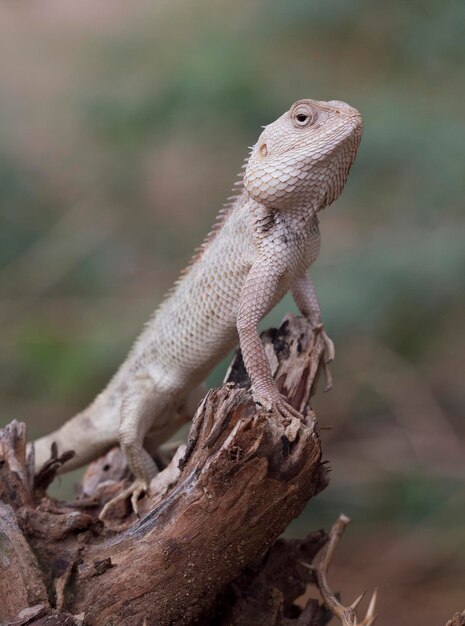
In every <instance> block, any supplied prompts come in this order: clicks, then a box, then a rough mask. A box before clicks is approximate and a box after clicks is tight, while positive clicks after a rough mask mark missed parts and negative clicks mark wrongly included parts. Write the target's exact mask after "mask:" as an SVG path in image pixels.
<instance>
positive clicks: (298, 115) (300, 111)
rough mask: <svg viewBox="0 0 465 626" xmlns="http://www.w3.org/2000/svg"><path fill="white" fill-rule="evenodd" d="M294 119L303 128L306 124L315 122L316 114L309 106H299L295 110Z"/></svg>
mask: <svg viewBox="0 0 465 626" xmlns="http://www.w3.org/2000/svg"><path fill="white" fill-rule="evenodd" d="M292 119H293V122H294V124H295V126H298V127H301V128H302V127H304V126H309V125H310V124H312V123H313V122H314V115H313V112H312V111H310V109H309V108H308V107H304V108H297V109H296V111H294V114H293V116H292Z"/></svg>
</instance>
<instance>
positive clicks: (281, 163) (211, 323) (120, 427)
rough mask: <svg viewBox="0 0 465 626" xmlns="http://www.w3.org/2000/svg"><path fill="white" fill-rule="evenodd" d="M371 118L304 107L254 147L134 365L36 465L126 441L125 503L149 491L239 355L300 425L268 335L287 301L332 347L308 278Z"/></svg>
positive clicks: (39, 450) (42, 445)
mask: <svg viewBox="0 0 465 626" xmlns="http://www.w3.org/2000/svg"><path fill="white" fill-rule="evenodd" d="M362 129H363V126H362V118H361V116H360V114H359V113H358V111H356V110H355V109H353V108H352V107H350V106H349V105H347V104H345V103H343V102H337V101H331V102H318V101H315V100H300V101H299V102H297V103H295V104H294V105H293V106H292V107H291V109H290V110H289V111H287V112H286V113H284V115H282V116H281V117H280V118H279V119H278V120H276V121H275V122H274V123H272V124H270V125H269V126H266V127H265V129H264V130H263V132H262V134H261V135H260V137H259V139H258V142H257V144H256V145H255V146H254V147H253V148H252V151H251V154H250V157H249V159H248V161H247V164H246V167H245V173H244V177H243V181H241V183H240V184H239V190H238V194H237V196H236V197H235V198H234V200H233V201H232V202H231V203H230V204H229V205H227V206H226V207H225V208H224V209H223V210H222V212H221V213H220V216H219V219H218V221H217V223H216V225H215V227H214V229H213V231H212V232H211V233H210V235H208V236H207V238H206V240H205V242H204V244H203V245H202V246H201V248H199V250H198V251H197V253H196V255H195V256H194V258H193V259H192V262H191V264H190V265H189V267H188V268H187V270H185V272H184V273H183V274H182V275H181V277H180V279H179V280H178V282H177V283H176V284H175V286H174V288H173V289H172V290H171V292H170V293H169V294H168V296H167V298H166V299H165V301H164V302H163V303H162V305H161V306H160V307H159V309H158V310H157V311H156V312H155V313H154V315H153V316H152V318H151V319H150V320H149V322H148V323H147V325H146V326H145V328H144V330H143V332H142V334H141V335H140V336H139V338H138V339H137V340H136V342H135V344H134V346H133V348H132V349H131V351H130V353H129V355H128V357H127V358H126V360H125V362H124V363H123V364H122V366H121V367H120V369H119V371H118V372H117V373H116V375H115V376H114V377H113V379H112V380H111V381H110V383H109V384H108V386H107V387H106V389H104V391H103V392H102V393H101V394H100V395H99V396H98V397H97V398H96V399H95V400H94V402H93V403H92V404H91V405H90V406H89V407H88V408H87V409H85V410H84V411H83V412H82V413H79V414H78V415H77V416H75V417H74V418H73V419H71V420H70V421H69V422H68V423H66V424H65V425H64V426H63V427H62V428H60V429H59V430H58V431H56V432H55V433H52V434H51V435H48V436H46V437H43V438H42V439H39V440H38V441H37V442H36V443H35V453H36V466H37V467H40V466H41V465H42V464H43V463H44V462H45V461H46V460H47V458H48V457H49V454H50V446H51V444H52V442H55V443H56V444H57V446H58V452H59V453H61V452H63V451H64V450H69V449H73V450H75V451H76V457H75V458H74V459H72V460H71V461H70V462H69V463H68V464H67V466H65V468H64V469H65V470H67V469H68V470H70V469H73V468H75V467H78V466H80V465H83V464H85V463H87V462H89V461H90V460H93V459H95V458H96V457H97V456H99V455H100V454H102V453H103V452H105V451H106V450H107V449H108V448H109V447H111V446H113V445H114V444H115V443H116V442H117V441H118V440H119V442H120V445H121V447H122V449H123V451H124V453H125V455H126V458H127V461H128V464H129V466H130V468H131V470H132V472H133V473H134V476H135V478H136V480H135V483H134V484H133V485H132V486H131V488H130V489H129V490H128V491H127V493H124V494H123V497H127V495H132V501H133V506H134V507H135V506H136V500H137V497H138V496H139V495H140V493H141V492H142V491H144V490H145V489H147V488H148V485H149V483H150V480H151V478H152V477H153V476H154V475H155V474H156V473H157V466H156V464H155V462H154V460H153V458H152V456H151V454H150V452H152V453H154V451H155V450H156V448H157V447H158V446H160V444H161V443H162V442H164V441H166V439H168V438H169V437H170V435H171V434H172V433H173V432H174V431H176V430H177V429H178V428H179V426H180V425H181V424H182V423H183V422H184V421H186V420H187V419H189V418H190V417H191V415H192V409H193V406H195V402H196V401H198V400H199V399H200V397H201V392H200V390H199V389H200V388H199V385H200V383H201V382H202V381H203V380H204V378H205V377H206V375H207V374H208V373H209V372H210V370H211V369H212V368H213V367H214V366H215V365H216V364H217V363H218V362H219V360H220V359H221V358H222V357H223V356H224V355H225V354H226V353H227V352H228V351H229V350H230V349H231V348H232V347H233V346H234V345H236V344H237V341H238V339H239V344H240V347H241V350H242V355H243V359H244V363H245V367H246V369H247V372H248V374H249V377H250V380H251V383H252V391H253V395H254V399H255V401H256V402H257V403H258V404H260V405H262V406H263V407H265V408H266V409H268V410H269V411H273V412H275V413H277V414H279V415H281V416H284V417H290V418H291V419H292V418H296V417H297V418H298V417H299V415H298V413H297V412H296V411H295V409H293V408H292V407H291V406H290V405H289V404H288V403H287V402H286V400H285V399H284V398H283V397H282V396H281V395H280V393H279V392H278V390H277V388H276V386H275V383H274V381H273V378H272V376H271V372H270V366H269V363H268V360H267V357H266V355H265V352H264V349H263V346H262V344H261V341H260V338H259V335H258V332H257V325H258V323H259V322H260V320H261V319H262V318H263V317H264V315H266V313H268V311H270V309H272V308H273V306H274V305H275V304H276V303H277V302H278V301H279V300H280V299H281V298H282V297H283V296H284V294H285V293H286V292H287V291H288V290H292V293H293V295H294V298H295V300H296V303H297V305H298V307H299V309H300V311H301V312H302V313H303V314H304V315H306V316H307V317H308V319H309V320H310V321H311V323H312V324H313V325H314V327H315V330H318V332H319V334H320V336H321V337H322V338H323V341H324V342H325V346H326V360H327V361H330V360H332V358H333V357H334V348H333V345H332V342H331V340H330V339H329V338H328V337H327V336H326V335H325V333H324V331H323V330H322V326H321V317H320V308H319V305H318V300H317V297H316V294H315V290H314V288H313V285H312V283H311V281H310V278H308V277H307V276H306V270H307V269H308V267H309V266H310V265H311V264H312V263H313V262H314V261H315V260H316V258H317V256H318V253H319V248H320V234H319V229H318V218H317V213H318V211H320V210H321V209H323V208H325V207H326V206H328V205H329V204H331V203H332V202H333V201H334V200H335V199H336V198H337V197H338V196H339V194H340V193H341V191H342V189H343V187H344V184H345V182H346V180H347V176H348V173H349V170H350V167H351V165H352V163H353V161H354V158H355V155H356V152H357V149H358V146H359V143H360V139H361V135H362Z"/></svg>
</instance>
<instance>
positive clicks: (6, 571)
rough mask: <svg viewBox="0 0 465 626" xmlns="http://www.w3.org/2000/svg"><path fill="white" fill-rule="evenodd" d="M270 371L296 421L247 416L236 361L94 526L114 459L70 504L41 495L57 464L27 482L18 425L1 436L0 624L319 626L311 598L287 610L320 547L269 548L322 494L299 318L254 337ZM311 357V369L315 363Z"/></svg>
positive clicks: (315, 538)
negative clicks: (144, 487)
mask: <svg viewBox="0 0 465 626" xmlns="http://www.w3.org/2000/svg"><path fill="white" fill-rule="evenodd" d="M263 341H264V344H265V347H266V351H267V354H268V357H269V359H270V363H271V364H272V370H273V374H274V376H275V380H276V381H277V384H278V386H279V388H280V389H281V390H282V392H283V393H284V395H285V396H286V397H287V398H288V399H289V401H290V402H291V404H292V405H293V406H294V407H295V408H297V409H299V410H300V411H301V413H302V414H303V415H304V421H302V422H301V421H300V420H292V421H289V422H286V423H284V422H283V421H282V420H280V419H278V418H277V417H276V416H274V415H271V414H267V413H266V412H265V411H263V410H261V409H259V408H257V407H256V406H255V404H254V403H253V401H252V398H251V394H250V391H249V388H248V379H247V376H246V373H245V370H244V367H243V364H242V361H241V358H240V355H237V356H236V357H235V358H234V360H233V363H232V365H231V367H230V370H229V372H228V382H226V383H225V384H224V385H223V387H222V388H220V389H215V390H212V391H210V392H209V393H208V394H207V396H206V397H205V399H204V400H203V401H202V403H201V404H200V406H199V408H198V411H197V413H196V415H195V417H194V420H193V423H192V426H191V429H190V433H189V438H188V442H187V445H186V446H180V447H179V448H178V449H177V451H176V452H175V454H174V456H173V455H171V456H172V458H171V461H170V462H169V463H168V464H167V467H166V469H164V470H163V471H162V472H161V473H160V474H159V475H158V476H157V477H156V478H155V479H154V481H153V482H152V485H151V491H150V494H149V495H148V496H145V497H144V498H143V499H142V500H141V501H140V510H141V518H140V519H138V518H136V516H135V515H134V514H131V513H130V512H129V509H128V507H127V505H126V504H124V503H122V504H121V505H118V506H116V507H114V509H112V510H111V516H110V517H109V518H108V520H106V521H105V524H103V523H102V522H100V521H99V520H98V514H99V512H100V511H101V509H102V506H103V505H104V504H105V503H106V502H107V501H108V500H109V499H110V498H112V497H113V496H114V495H115V494H117V493H119V492H120V491H121V490H122V489H124V488H125V487H126V486H127V484H128V482H129V476H128V470H127V468H126V464H125V462H124V458H123V457H122V455H121V453H120V451H119V449H117V448H115V449H113V450H111V451H110V452H109V453H108V454H107V455H106V456H105V457H103V458H102V459H99V460H98V461H96V462H95V463H93V464H92V465H91V466H90V467H89V469H88V470H87V473H86V475H85V476H84V478H83V480H82V481H81V483H80V485H79V486H78V496H77V497H76V499H75V500H74V501H72V502H57V501H55V500H53V499H52V498H50V497H48V496H47V487H48V486H49V484H50V483H51V481H52V480H53V479H54V477H55V474H56V471H57V469H58V468H59V467H60V466H61V465H62V464H63V463H64V462H66V460H67V458H69V455H70V454H72V453H71V452H70V453H66V454H64V455H62V456H61V457H57V456H56V453H55V451H52V455H51V459H50V461H49V462H48V463H47V464H46V465H45V466H44V467H43V468H42V470H41V471H40V473H39V474H38V475H37V476H35V477H34V475H33V472H32V469H31V468H32V461H31V459H27V458H26V430H25V427H24V425H22V424H19V423H17V422H13V423H11V424H10V425H9V426H7V427H6V428H5V429H3V430H2V431H0V547H1V553H0V623H1V624H3V625H6V624H8V625H16V626H25V625H26V624H30V625H32V624H33V625H35V626H38V625H39V624H43V625H45V624H47V625H50V626H51V625H52V624H56V625H58V624H63V625H64V624H69V625H78V624H80V625H83V624H86V625H88V626H103V625H105V626H112V625H113V626H114V625H120V624H125V625H126V624H127V625H129V626H136V625H137V626H142V625H143V624H147V626H151V625H156V626H164V625H166V626H167V625H178V624H179V625H181V624H186V625H187V624H197V625H203V626H207V625H217V626H226V625H228V626H233V625H236V626H246V625H251V624H253V625H254V626H260V625H261V624H263V626H265V625H266V626H270V625H275V626H279V625H283V626H291V625H292V624H294V625H297V626H304V625H307V626H308V625H310V626H323V624H326V623H327V622H328V619H329V618H328V612H327V610H326V609H324V608H323V607H321V606H320V605H319V604H318V602H317V601H314V600H312V601H310V602H309V603H308V604H307V606H306V607H304V608H299V607H298V606H297V605H296V604H295V602H294V601H295V600H296V599H297V598H298V597H299V596H301V595H302V594H303V593H304V591H305V589H306V587H307V585H308V584H310V583H313V582H314V574H313V572H312V570H311V568H310V569H309V567H305V565H304V564H305V563H306V564H307V565H308V564H311V563H312V560H313V559H314V557H315V555H316V554H317V553H318V551H319V550H320V548H321V547H322V546H323V545H324V544H325V542H326V541H327V536H326V534H325V533H324V532H322V531H320V532H317V533H312V534H310V535H309V536H308V537H307V538H306V539H304V540H291V541H284V540H282V539H280V540H278V541H276V540H277V539H278V537H279V535H280V534H281V533H282V532H283V531H284V529H285V528H286V527H287V525H288V524H289V522H290V521H291V520H292V519H294V518H295V517H296V516H298V515H299V514H300V512H301V511H302V510H303V508H304V506H305V505H306V503H307V502H308V501H309V500H310V499H311V498H312V497H313V496H314V495H316V494H317V493H318V492H319V491H320V490H321V489H323V488H324V487H325V485H326V482H327V472H326V469H325V466H324V464H322V462H321V447H320V440H319V435H318V426H317V422H316V419H315V416H314V414H313V412H312V410H311V407H310V406H309V399H310V397H311V394H312V392H313V390H314V387H315V384H316V379H317V377H318V372H317V371H316V370H317V369H318V368H317V367H313V368H312V367H311V366H310V364H311V362H312V359H311V357H312V355H313V362H315V356H316V357H318V358H320V357H321V353H322V349H323V346H322V342H321V340H320V338H319V336H318V335H315V334H314V333H312V332H311V331H310V329H309V327H308V325H307V323H306V322H305V320H303V319H302V318H296V317H294V316H289V317H288V318H287V319H286V321H285V322H284V323H283V325H282V326H281V327H280V328H279V329H278V330H271V331H268V332H266V333H264V336H263ZM318 358H317V361H316V362H318Z"/></svg>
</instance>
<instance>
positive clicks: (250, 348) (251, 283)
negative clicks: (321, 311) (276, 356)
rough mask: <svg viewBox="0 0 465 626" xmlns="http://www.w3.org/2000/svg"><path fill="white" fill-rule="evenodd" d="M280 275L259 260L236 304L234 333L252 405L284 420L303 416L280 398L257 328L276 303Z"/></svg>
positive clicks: (280, 273) (266, 262)
mask: <svg viewBox="0 0 465 626" xmlns="http://www.w3.org/2000/svg"><path fill="white" fill-rule="evenodd" d="M282 274H283V272H282V271H281V272H279V271H278V270H277V268H276V267H274V268H273V267H271V268H270V262H269V259H258V260H257V261H256V262H255V263H254V265H253V266H252V268H251V269H250V272H249V274H248V276H247V278H246V281H245V283H244V286H243V288H242V293H241V297H240V301H239V309H238V315H237V322H236V324H237V331H238V334H239V343H240V348H241V352H242V358H243V360H244V365H245V368H246V370H247V373H248V375H249V378H250V382H251V384H252V393H253V398H254V400H255V402H257V403H258V404H261V405H262V406H263V407H264V408H265V409H267V410H268V411H272V412H275V413H278V414H279V415H281V416H282V417H284V418H288V419H290V420H293V421H294V420H295V419H296V418H297V419H299V420H301V419H302V416H301V415H300V413H299V412H298V411H296V409H294V407H292V406H291V405H290V404H289V403H288V402H287V401H286V399H285V398H284V397H283V396H282V395H281V393H280V392H279V390H278V388H277V387H276V383H275V382H274V380H273V376H272V375H271V369H270V364H269V361H268V358H267V356H266V353H265V350H264V348H263V344H262V342H261V339H260V336H259V334H258V330H257V325H258V323H259V322H260V320H261V319H262V318H263V316H264V315H265V314H266V313H267V312H268V310H269V309H270V307H271V306H272V304H273V303H274V302H275V300H276V293H277V292H278V290H279V285H280V281H281V279H282Z"/></svg>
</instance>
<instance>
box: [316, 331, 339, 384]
mask: <svg viewBox="0 0 465 626" xmlns="http://www.w3.org/2000/svg"><path fill="white" fill-rule="evenodd" d="M313 332H314V334H315V337H316V341H315V344H316V342H317V341H318V340H319V341H320V342H321V343H322V344H323V345H322V347H321V349H320V350H317V349H315V351H314V355H315V356H314V357H312V368H311V369H312V371H315V372H316V369H317V368H318V365H319V364H320V359H322V361H323V374H324V377H325V389H324V390H325V391H329V390H330V389H331V387H332V386H333V377H332V374H331V370H330V368H329V364H330V363H331V361H334V357H335V356H336V351H335V349H334V343H333V342H332V340H331V339H330V338H329V337H328V335H327V334H326V332H325V329H324V326H323V324H317V325H316V326H315V327H314V328H313ZM320 345H321V344H320ZM315 347H316V346H315Z"/></svg>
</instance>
